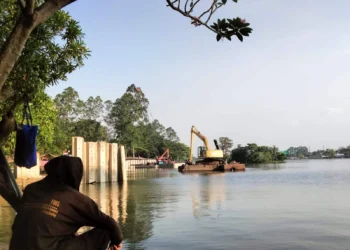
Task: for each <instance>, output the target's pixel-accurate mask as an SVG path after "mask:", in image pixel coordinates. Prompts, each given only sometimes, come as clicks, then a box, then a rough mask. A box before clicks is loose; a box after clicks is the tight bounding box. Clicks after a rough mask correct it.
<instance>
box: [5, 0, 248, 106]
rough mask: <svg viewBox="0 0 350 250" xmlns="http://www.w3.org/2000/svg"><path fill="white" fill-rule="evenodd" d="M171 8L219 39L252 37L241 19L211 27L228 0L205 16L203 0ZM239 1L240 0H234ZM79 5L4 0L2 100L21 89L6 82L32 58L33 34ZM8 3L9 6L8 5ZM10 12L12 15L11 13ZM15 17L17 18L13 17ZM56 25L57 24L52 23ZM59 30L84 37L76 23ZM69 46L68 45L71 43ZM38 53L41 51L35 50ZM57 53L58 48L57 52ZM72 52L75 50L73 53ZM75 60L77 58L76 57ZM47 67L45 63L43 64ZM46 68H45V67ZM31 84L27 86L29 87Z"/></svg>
mask: <svg viewBox="0 0 350 250" xmlns="http://www.w3.org/2000/svg"><path fill="white" fill-rule="evenodd" d="M166 1H167V3H168V6H169V7H170V8H171V9H173V10H175V11H177V12H179V13H180V14H182V15H183V16H185V17H188V18H190V19H191V23H192V24H193V25H195V26H205V27H207V28H208V29H209V30H211V31H213V32H214V33H216V34H217V40H218V41H219V40H220V39H221V38H227V39H228V40H231V37H232V36H237V38H238V39H239V40H241V41H243V36H249V34H250V33H251V31H252V29H251V28H249V23H246V21H245V20H244V19H243V20H242V19H241V18H234V19H218V21H217V23H213V25H211V26H209V24H208V22H209V21H210V19H211V17H212V15H213V14H214V13H215V12H216V11H217V10H218V9H220V8H222V7H223V6H225V5H226V3H227V0H219V1H218V0H212V1H211V4H209V5H208V6H209V7H208V8H205V9H204V11H203V12H202V14H200V15H194V14H193V13H194V12H195V10H196V6H197V4H198V3H199V2H200V0H194V1H192V0H191V1H189V0H186V1H183V4H182V5H181V4H180V0H166ZM233 1H234V2H237V0H233ZM73 2H75V0H38V1H37V0H17V4H13V2H12V1H10V0H3V1H2V3H1V4H2V5H1V10H3V13H2V15H3V18H2V19H1V25H4V24H6V25H8V26H7V28H6V32H4V34H5V37H4V38H5V40H3V41H5V42H3V43H1V50H0V96H1V100H2V101H4V100H6V99H7V98H8V97H10V96H12V95H13V94H14V93H15V92H16V93H17V90H16V89H15V88H14V87H13V86H12V85H11V84H6V81H7V79H8V77H9V75H10V74H12V71H13V69H14V67H16V66H15V65H16V63H17V61H18V60H19V58H20V57H21V56H23V57H24V58H26V59H28V58H29V57H28V56H27V55H26V54H23V53H22V52H23V50H24V49H25V48H26V49H27V48H28V47H27V46H28V43H27V42H28V41H29V39H31V35H33V33H35V31H39V32H38V34H41V31H40V29H41V28H42V27H43V24H46V22H50V21H52V19H51V18H52V17H54V16H56V17H57V16H59V15H60V14H62V11H61V9H62V8H64V7H65V6H67V5H69V4H71V3H73ZM6 4H9V5H7V6H6ZM7 7H10V8H7ZM8 13H9V14H8ZM12 15H13V16H12ZM52 22H53V21H52ZM56 24H57V29H58V30H60V33H63V34H64V35H63V38H64V39H69V38H71V37H73V38H76V37H77V36H78V35H79V34H80V30H78V29H76V28H74V24H76V22H75V21H71V22H69V23H68V24H69V25H68V26H66V27H65V28H64V27H63V26H62V25H59V24H60V23H59V22H57V23H56ZM67 44H68V43H67ZM70 45H72V47H71V48H74V49H73V51H77V50H76V47H77V46H79V47H80V48H81V49H83V47H82V46H80V45H81V40H76V41H75V42H74V43H69V44H68V46H70ZM41 48H43V47H41ZM55 48H56V53H53V54H52V55H56V56H54V57H52V58H53V60H60V57H61V56H63V57H64V56H68V57H69V56H71V53H63V54H59V53H57V47H56V46H55ZM34 50H35V51H38V50H37V48H35V49H34ZM54 50H55V49H54ZM70 52H72V50H70ZM84 52H87V49H86V48H85V49H84ZM73 57H74V56H73ZM76 59H80V58H79V57H77V58H73V59H72V60H69V61H74V63H73V64H70V65H71V67H68V69H69V70H67V71H72V70H74V69H75V66H76V67H78V66H79V64H80V63H76V62H77V61H79V60H76ZM28 60H29V59H28ZM38 65H40V64H39V61H36V63H35V64H34V63H31V64H29V65H28V67H29V69H31V70H30V72H35V68H36V67H38ZM43 65H44V64H43ZM44 66H45V65H44ZM65 67H66V65H64V64H63V65H62V67H59V69H58V71H57V73H58V74H59V73H61V72H62V70H63V68H65ZM59 77H60V75H55V76H54V79H56V80H58V79H59ZM48 83H49V82H48V81H44V84H48ZM36 84H38V83H34V82H33V86H34V87H36V86H37V85H36ZM26 85H27V84H26Z"/></svg>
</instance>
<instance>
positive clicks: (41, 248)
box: [10, 156, 123, 250]
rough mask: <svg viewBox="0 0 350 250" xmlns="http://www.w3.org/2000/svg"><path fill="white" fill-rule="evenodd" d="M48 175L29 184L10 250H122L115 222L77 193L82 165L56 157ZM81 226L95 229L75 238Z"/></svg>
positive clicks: (19, 204)
mask: <svg viewBox="0 0 350 250" xmlns="http://www.w3.org/2000/svg"><path fill="white" fill-rule="evenodd" d="M45 171H46V173H47V176H46V177H45V178H44V179H43V180H41V181H38V182H35V183H32V184H30V185H28V186H27V187H26V188H25V190H24V192H23V196H22V199H21V200H19V201H18V202H17V204H11V205H12V206H13V207H14V208H15V210H16V211H17V215H16V218H15V221H14V223H13V226H12V231H13V233H12V238H11V242H10V250H51V249H52V250H80V249H81V250H85V249H86V250H89V249H91V250H98V249H101V250H107V249H121V247H122V237H123V236H122V233H121V230H120V228H119V225H118V224H117V222H116V221H115V220H114V219H112V218H111V217H109V216H108V215H106V214H104V213H103V212H101V211H100V210H99V208H98V206H97V204H96V203H95V202H94V201H93V200H92V199H90V198H89V197H87V196H85V195H84V194H82V193H80V192H79V186H80V182H81V180H82V176H83V163H82V161H81V159H80V158H78V157H70V156H59V157H57V158H54V159H52V160H51V161H49V162H48V163H47V164H46V165H45ZM83 226H91V227H94V229H92V230H90V231H88V232H86V233H83V234H81V235H79V236H76V232H77V230H78V229H79V228H81V227H83Z"/></svg>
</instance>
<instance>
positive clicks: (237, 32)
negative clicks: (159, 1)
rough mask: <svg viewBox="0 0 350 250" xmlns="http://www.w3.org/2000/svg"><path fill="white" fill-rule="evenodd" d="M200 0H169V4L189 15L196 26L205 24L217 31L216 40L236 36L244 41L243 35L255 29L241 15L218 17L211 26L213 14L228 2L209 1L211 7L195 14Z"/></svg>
mask: <svg viewBox="0 0 350 250" xmlns="http://www.w3.org/2000/svg"><path fill="white" fill-rule="evenodd" d="M199 2H200V0H190V1H189V0H186V2H182V3H181V1H180V0H167V3H168V6H169V7H171V8H172V9H173V10H175V11H177V12H179V13H181V14H182V15H184V16H185V17H188V18H190V19H191V20H192V22H191V23H192V24H193V25H194V26H196V27H198V26H205V27H207V28H208V29H209V30H211V31H213V32H214V33H216V40H217V41H220V40H221V39H222V38H226V39H228V40H230V41H231V39H232V37H233V36H236V37H237V38H238V39H239V40H240V41H241V42H243V36H249V34H250V33H251V32H252V31H253V29H252V28H250V27H249V26H250V24H249V23H247V22H246V20H245V19H241V18H240V17H236V18H232V19H229V18H223V19H218V21H217V22H214V23H213V24H212V25H210V26H209V24H208V23H209V21H210V19H211V18H212V16H213V14H214V13H215V12H216V11H217V10H218V9H220V8H221V7H223V6H225V5H226V4H227V0H212V1H209V7H208V8H205V9H204V10H203V11H202V13H201V14H199V15H194V14H192V13H193V12H194V10H195V7H196V6H198V5H197V4H198V3H199ZM233 2H235V3H237V2H238V0H233Z"/></svg>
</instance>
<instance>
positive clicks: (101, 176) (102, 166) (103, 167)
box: [97, 142, 108, 182]
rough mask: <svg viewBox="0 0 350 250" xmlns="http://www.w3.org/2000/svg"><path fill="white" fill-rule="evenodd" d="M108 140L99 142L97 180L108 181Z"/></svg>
mask: <svg viewBox="0 0 350 250" xmlns="http://www.w3.org/2000/svg"><path fill="white" fill-rule="evenodd" d="M107 169H108V168H107V162H106V142H98V143H97V182H107Z"/></svg>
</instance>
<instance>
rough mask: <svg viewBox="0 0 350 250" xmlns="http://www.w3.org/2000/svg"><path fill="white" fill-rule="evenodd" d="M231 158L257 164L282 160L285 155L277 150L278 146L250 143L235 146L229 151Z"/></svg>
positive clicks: (284, 158)
mask: <svg viewBox="0 0 350 250" xmlns="http://www.w3.org/2000/svg"><path fill="white" fill-rule="evenodd" d="M231 160H234V161H237V162H242V163H247V164H259V163H270V162H284V161H285V160H286V156H285V155H284V154H282V153H280V152H279V151H278V148H277V147H275V146H273V147H267V146H258V145H257V144H255V143H250V144H248V145H247V146H245V147H241V146H240V147H237V148H235V149H233V150H232V152H231Z"/></svg>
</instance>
